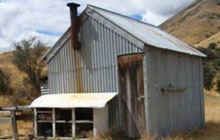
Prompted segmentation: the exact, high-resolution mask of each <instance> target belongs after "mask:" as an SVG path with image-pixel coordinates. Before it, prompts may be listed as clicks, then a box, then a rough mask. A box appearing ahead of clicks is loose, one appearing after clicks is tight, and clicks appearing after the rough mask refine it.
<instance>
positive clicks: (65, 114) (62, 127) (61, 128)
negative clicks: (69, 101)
mask: <svg viewBox="0 0 220 140" xmlns="http://www.w3.org/2000/svg"><path fill="white" fill-rule="evenodd" d="M55 118H56V125H55V126H56V136H58V137H72V110H71V109H56V110H55Z"/></svg>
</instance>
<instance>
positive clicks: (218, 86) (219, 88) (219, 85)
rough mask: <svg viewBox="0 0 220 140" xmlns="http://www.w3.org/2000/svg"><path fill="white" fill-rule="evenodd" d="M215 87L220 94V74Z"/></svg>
mask: <svg viewBox="0 0 220 140" xmlns="http://www.w3.org/2000/svg"><path fill="white" fill-rule="evenodd" d="M216 88H217V91H218V92H219V94H220V76H218V78H217V80H216Z"/></svg>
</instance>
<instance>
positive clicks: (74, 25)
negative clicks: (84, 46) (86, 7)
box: [67, 3, 80, 49]
mask: <svg viewBox="0 0 220 140" xmlns="http://www.w3.org/2000/svg"><path fill="white" fill-rule="evenodd" d="M67 6H68V7H69V8H70V22H71V43H72V44H71V45H72V47H73V48H74V49H79V48H80V42H79V39H78V31H79V23H78V18H77V8H78V7H79V6H80V5H79V4H76V3H68V4H67Z"/></svg>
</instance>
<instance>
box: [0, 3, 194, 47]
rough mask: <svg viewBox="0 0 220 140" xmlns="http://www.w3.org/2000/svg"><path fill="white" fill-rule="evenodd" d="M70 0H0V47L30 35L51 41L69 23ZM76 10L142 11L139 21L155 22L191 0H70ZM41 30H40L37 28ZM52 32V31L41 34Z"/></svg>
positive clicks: (7, 45)
mask: <svg viewBox="0 0 220 140" xmlns="http://www.w3.org/2000/svg"><path fill="white" fill-rule="evenodd" d="M69 1H72V2H73V0H0V51H6V50H11V49H13V48H12V45H11V44H12V43H13V42H17V41H20V40H21V39H23V38H29V37H30V36H38V37H39V38H40V39H42V40H43V41H45V42H46V43H48V44H49V45H52V44H54V43H55V41H56V40H57V39H58V38H59V35H57V34H59V33H60V34H61V33H63V32H64V31H65V30H66V29H67V27H68V26H69V9H68V8H67V7H66V3H68V2H69ZM74 2H76V3H80V4H81V7H80V9H79V10H80V11H82V10H83V9H84V8H85V6H86V4H92V5H95V6H98V7H102V8H105V9H109V10H112V11H115V12H119V13H121V14H124V15H128V16H131V15H142V16H143V19H142V20H143V21H146V22H148V23H151V24H154V25H158V24H160V23H161V22H163V21H165V20H166V19H167V18H169V17H170V16H172V15H174V14H175V13H176V12H177V11H179V10H180V9H182V8H183V7H186V6H187V5H188V4H189V3H191V2H192V0H166V1H161V0H154V1H152V0H126V1H125V0H105V1H104V0H74ZM39 31H42V32H39ZM44 32H48V33H50V32H52V33H56V34H44Z"/></svg>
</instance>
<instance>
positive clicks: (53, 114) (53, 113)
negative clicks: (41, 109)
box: [52, 108, 56, 138]
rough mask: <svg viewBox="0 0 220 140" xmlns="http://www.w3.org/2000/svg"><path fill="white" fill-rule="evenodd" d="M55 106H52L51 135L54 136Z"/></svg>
mask: <svg viewBox="0 0 220 140" xmlns="http://www.w3.org/2000/svg"><path fill="white" fill-rule="evenodd" d="M55 113H56V112H55V108H52V137H53V138H55V137H56V114H55Z"/></svg>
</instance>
